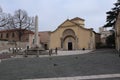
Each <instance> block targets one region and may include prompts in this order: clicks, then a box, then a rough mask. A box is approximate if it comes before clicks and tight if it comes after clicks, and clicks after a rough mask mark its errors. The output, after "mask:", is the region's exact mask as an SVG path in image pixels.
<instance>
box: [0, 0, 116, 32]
mask: <svg viewBox="0 0 120 80" xmlns="http://www.w3.org/2000/svg"><path fill="white" fill-rule="evenodd" d="M116 1H117V0H0V6H1V7H2V9H3V11H4V12H6V13H11V14H13V13H14V11H15V10H18V9H24V10H26V11H27V13H28V15H29V16H31V17H32V16H35V15H38V17H39V31H48V30H50V31H53V30H55V29H56V28H57V27H58V26H59V25H60V24H62V23H63V22H64V21H65V20H66V19H72V18H75V17H80V18H83V19H85V27H86V28H94V30H95V31H96V32H98V29H99V27H100V26H103V25H104V24H105V21H106V12H107V11H109V10H110V9H111V8H112V7H114V6H113V3H115V2H116Z"/></svg>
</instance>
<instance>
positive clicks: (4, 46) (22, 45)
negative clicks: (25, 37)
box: [0, 41, 28, 51]
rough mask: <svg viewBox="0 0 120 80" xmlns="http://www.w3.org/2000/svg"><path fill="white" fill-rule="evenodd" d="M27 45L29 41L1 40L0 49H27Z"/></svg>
mask: <svg viewBox="0 0 120 80" xmlns="http://www.w3.org/2000/svg"><path fill="white" fill-rule="evenodd" d="M27 45H28V42H9V41H0V51H2V50H9V48H22V49H25V48H26V46H27Z"/></svg>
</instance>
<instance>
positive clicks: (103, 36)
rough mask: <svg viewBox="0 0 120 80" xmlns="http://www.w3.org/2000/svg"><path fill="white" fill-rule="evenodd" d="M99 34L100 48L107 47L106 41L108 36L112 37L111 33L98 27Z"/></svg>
mask: <svg viewBox="0 0 120 80" xmlns="http://www.w3.org/2000/svg"><path fill="white" fill-rule="evenodd" d="M99 32H100V34H101V46H107V42H106V39H107V37H108V36H110V35H112V33H111V32H110V31H109V30H107V29H106V28H104V27H100V28H99Z"/></svg>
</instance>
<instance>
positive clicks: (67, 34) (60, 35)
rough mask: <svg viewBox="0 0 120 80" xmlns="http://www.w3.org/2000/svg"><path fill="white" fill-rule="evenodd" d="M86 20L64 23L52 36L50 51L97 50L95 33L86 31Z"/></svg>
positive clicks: (79, 19) (72, 20)
mask: <svg viewBox="0 0 120 80" xmlns="http://www.w3.org/2000/svg"><path fill="white" fill-rule="evenodd" d="M84 21H85V20H84V19H81V18H78V17H76V18H74V19H71V20H69V19H67V20H66V21H64V22H63V23H62V24H61V25H60V26H59V27H58V28H57V29H56V30H55V31H53V32H51V34H50V43H49V48H50V49H55V48H58V49H62V50H78V49H95V33H94V31H93V29H86V28H85V24H84Z"/></svg>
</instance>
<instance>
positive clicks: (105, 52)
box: [0, 49, 120, 80]
mask: <svg viewBox="0 0 120 80" xmlns="http://www.w3.org/2000/svg"><path fill="white" fill-rule="evenodd" d="M111 75H114V76H113V77H111ZM119 75H120V58H119V57H118V54H117V52H116V51H115V50H113V49H102V50H96V51H93V52H90V53H88V54H75V55H64V56H51V57H39V58H36V57H33V58H11V59H8V60H4V61H2V62H1V63H0V80H24V79H28V80H29V79H30V80H34V79H38V80H40V79H45V78H47V79H48V78H51V79H53V78H59V79H60V78H64V79H63V80H66V79H65V78H66V77H68V78H69V77H70V78H71V77H73V78H74V77H77V79H78V80H80V77H81V76H82V77H84V78H85V77H86V76H89V77H90V76H92V77H93V78H94V77H96V76H97V77H98V78H95V79H91V78H89V77H88V78H89V80H90V79H91V80H107V79H108V80H120V77H119ZM99 76H101V77H103V79H101V78H100V77H99ZM77 79H76V80H77ZM56 80H58V79H56ZM60 80H61V79H60ZM71 80H72V78H71ZM86 80H87V79H86Z"/></svg>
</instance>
